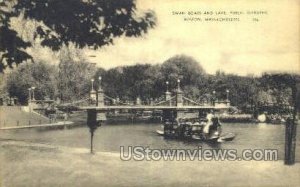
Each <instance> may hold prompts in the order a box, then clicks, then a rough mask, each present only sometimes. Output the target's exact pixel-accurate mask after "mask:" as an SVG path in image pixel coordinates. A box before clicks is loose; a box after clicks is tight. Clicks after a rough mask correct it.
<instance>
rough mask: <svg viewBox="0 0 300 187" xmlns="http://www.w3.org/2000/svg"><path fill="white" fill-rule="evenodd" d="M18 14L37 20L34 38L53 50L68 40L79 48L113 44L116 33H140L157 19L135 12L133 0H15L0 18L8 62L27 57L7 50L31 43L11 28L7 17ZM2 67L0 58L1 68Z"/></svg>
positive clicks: (139, 34) (148, 12) (27, 45)
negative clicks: (3, 16)
mask: <svg viewBox="0 0 300 187" xmlns="http://www.w3.org/2000/svg"><path fill="white" fill-rule="evenodd" d="M1 5H2V6H1V7H0V8H1V9H0V10H1V12H3V11H4V10H5V8H6V7H7V4H5V3H1ZM21 14H23V15H24V18H25V19H29V20H35V21H37V22H39V26H38V27H37V28H36V30H35V38H40V39H41V44H42V45H43V46H47V47H50V48H52V49H53V50H58V49H60V48H61V47H62V46H63V45H66V46H68V45H69V44H71V43H73V44H75V45H76V47H78V48H83V47H86V46H88V47H93V48H95V49H97V48H99V47H102V46H104V45H109V44H112V43H113V40H114V38H116V37H119V36H123V35H124V36H127V37H132V36H133V37H138V36H141V35H142V34H143V33H147V31H148V29H149V28H152V27H154V26H155V23H156V17H155V15H154V12H152V11H146V12H143V13H140V12H137V9H136V2H135V0H123V1H102V0H64V1H61V0H44V1H39V0H16V1H15V4H14V5H13V6H12V8H11V9H9V11H8V12H7V13H6V14H5V19H4V18H3V19H2V18H1V22H3V23H2V24H1V25H2V26H3V28H2V29H1V36H7V37H6V39H3V38H2V39H1V40H3V41H1V42H4V43H1V45H3V44H5V45H4V47H1V48H0V51H1V52H2V53H4V54H1V56H2V58H4V57H5V58H6V59H7V62H8V64H9V65H10V66H11V65H12V64H13V63H21V61H22V60H26V59H28V58H30V56H29V55H28V54H27V53H25V52H23V53H21V51H19V53H15V52H14V51H12V50H9V51H6V49H19V48H26V47H29V46H30V44H29V43H26V42H24V41H23V40H22V39H20V38H18V37H17V35H16V32H15V31H13V30H10V25H9V23H10V19H11V18H12V17H16V16H20V15H21ZM6 41H9V42H6ZM5 52H6V53H5ZM5 67H6V66H5V64H4V63H3V62H2V61H1V62H0V68H1V69H0V71H3V69H4V68H5Z"/></svg>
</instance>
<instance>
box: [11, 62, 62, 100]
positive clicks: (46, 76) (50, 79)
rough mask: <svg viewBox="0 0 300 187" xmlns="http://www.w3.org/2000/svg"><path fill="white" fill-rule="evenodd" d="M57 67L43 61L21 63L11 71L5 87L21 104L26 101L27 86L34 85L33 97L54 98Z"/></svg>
mask: <svg viewBox="0 0 300 187" xmlns="http://www.w3.org/2000/svg"><path fill="white" fill-rule="evenodd" d="M56 77H57V69H56V68H55V66H54V65H49V64H47V63H45V62H36V63H33V64H28V63H27V64H22V65H21V66H19V67H18V68H17V69H15V70H14V71H12V72H11V73H10V74H9V75H8V77H7V82H6V87H7V91H8V93H9V95H10V96H11V97H17V98H18V101H19V102H20V103H21V104H25V103H27V101H28V88H30V87H32V86H34V87H36V89H35V98H36V99H45V97H47V98H51V99H54V98H55V96H56V95H57V87H56V85H57V83H56Z"/></svg>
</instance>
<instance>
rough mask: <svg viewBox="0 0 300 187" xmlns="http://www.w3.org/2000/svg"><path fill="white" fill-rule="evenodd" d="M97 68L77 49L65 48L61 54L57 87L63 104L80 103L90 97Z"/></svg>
mask: <svg viewBox="0 0 300 187" xmlns="http://www.w3.org/2000/svg"><path fill="white" fill-rule="evenodd" d="M94 74H95V67H94V65H93V64H90V63H88V62H87V61H86V60H85V59H84V57H83V55H82V54H81V53H80V52H79V51H78V50H76V49H72V50H70V49H69V48H68V47H64V48H63V49H62V50H61V52H60V63H59V65H58V77H57V86H58V89H59V92H60V93H59V97H60V99H61V101H63V102H72V101H78V100H80V99H83V98H85V97H87V96H88V94H89V91H90V89H91V79H92V78H93V76H94Z"/></svg>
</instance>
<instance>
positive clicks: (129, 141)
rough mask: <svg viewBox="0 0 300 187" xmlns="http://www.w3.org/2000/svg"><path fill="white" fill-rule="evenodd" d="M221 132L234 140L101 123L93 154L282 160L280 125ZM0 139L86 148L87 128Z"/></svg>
mask: <svg viewBox="0 0 300 187" xmlns="http://www.w3.org/2000/svg"><path fill="white" fill-rule="evenodd" d="M222 127H223V132H224V133H225V132H232V133H235V134H236V138H235V139H234V140H233V141H230V142H223V143H215V144H209V143H205V142H189V141H182V140H174V139H172V140H170V139H164V138H163V137H161V136H158V135H157V134H156V133H155V130H156V129H161V124H154V123H153V124H151V123H130V122H128V123H123V124H105V125H102V126H101V127H99V128H98V129H97V130H96V132H95V136H94V148H95V150H96V151H105V152H120V146H125V148H126V147H127V146H144V147H147V146H148V147H149V148H151V149H154V148H161V149H167V148H171V149H179V148H180V149H197V148H198V146H202V149H237V150H238V152H241V151H242V150H244V149H277V150H278V153H279V154H278V156H279V159H283V158H284V139H285V126H284V125H270V124H250V123H223V124H222ZM299 135H300V128H299V127H298V129H297V147H296V161H297V162H299V161H300V137H299ZM0 139H2V140H3V139H12V140H20V141H30V142H36V143H46V144H51V145H59V146H68V147H76V148H89V146H90V133H89V130H88V128H87V127H85V126H82V127H76V128H71V129H56V130H37V129H27V130H13V131H0Z"/></svg>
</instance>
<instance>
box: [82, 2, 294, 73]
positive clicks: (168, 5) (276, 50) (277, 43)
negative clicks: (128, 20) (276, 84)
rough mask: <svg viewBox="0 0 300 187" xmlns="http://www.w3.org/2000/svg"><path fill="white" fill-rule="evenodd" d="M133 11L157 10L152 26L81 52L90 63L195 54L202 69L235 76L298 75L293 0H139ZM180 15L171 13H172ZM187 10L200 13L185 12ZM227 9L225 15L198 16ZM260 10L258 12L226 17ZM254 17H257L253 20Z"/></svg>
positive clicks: (156, 59) (126, 62) (160, 60)
mask: <svg viewBox="0 0 300 187" xmlns="http://www.w3.org/2000/svg"><path fill="white" fill-rule="evenodd" d="M137 5H138V10H148V9H151V10H153V11H154V12H155V13H156V16H157V21H158V22H157V26H156V27H155V28H154V29H151V30H149V33H148V34H146V35H144V36H142V37H139V38H125V37H121V38H117V39H116V40H115V43H114V45H110V46H108V47H104V48H101V49H100V50H97V51H93V50H86V51H85V54H86V55H87V56H90V57H89V61H91V62H94V63H96V64H97V66H98V67H102V68H104V69H109V68H113V67H116V66H119V65H133V64H136V63H141V64H143V63H149V64H161V63H163V62H164V61H165V60H167V59H168V58H170V57H172V56H174V55H180V54H185V55H188V56H192V57H193V58H195V59H196V60H197V61H198V62H199V63H200V64H201V66H202V67H203V68H204V69H205V70H206V72H207V73H210V74H214V73H215V72H216V71H217V70H221V71H224V72H226V73H234V74H239V75H249V74H251V75H260V74H261V73H262V72H265V71H267V72H273V71H284V72H296V73H300V61H299V41H300V38H299V37H300V36H299V34H300V33H299V17H300V15H299V10H300V1H298V0H261V1H258V0H253V1H243V0H239V1H237V0H224V1H216V0H210V1H208V0H202V1H199V0H164V1H160V0H143V1H141V0H138V1H137ZM178 11H181V12H185V15H173V12H178ZM189 11H194V12H199V11H200V12H202V15H199V14H198V15H193V16H188V15H187V13H188V12H189ZM205 11H213V13H214V14H215V13H216V12H220V11H226V12H227V15H226V16H222V15H218V16H217V15H211V16H208V15H203V13H204V12H205ZM230 11H242V12H244V13H246V12H247V11H264V12H266V14H263V15H246V14H243V15H240V16H235V15H228V13H229V12H230ZM187 17H188V18H199V17H201V18H202V19H204V18H205V17H210V18H218V17H233V18H239V19H240V21H239V22H218V21H211V22H205V21H201V22H200V21H184V18H187ZM253 18H258V19H259V20H258V21H253V20H252V19H253Z"/></svg>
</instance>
